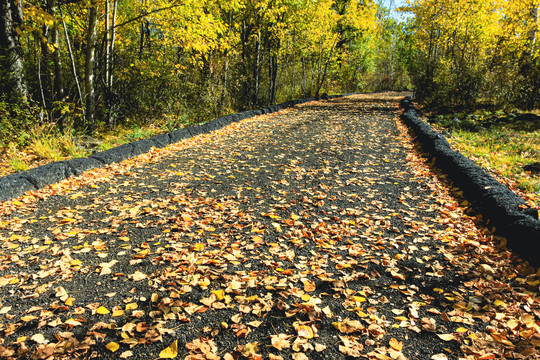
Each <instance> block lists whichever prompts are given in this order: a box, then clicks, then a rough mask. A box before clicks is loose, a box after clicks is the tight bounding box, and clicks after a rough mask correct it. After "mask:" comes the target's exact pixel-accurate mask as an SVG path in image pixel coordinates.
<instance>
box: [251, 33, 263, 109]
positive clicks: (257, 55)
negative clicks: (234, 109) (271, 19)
mask: <svg viewBox="0 0 540 360" xmlns="http://www.w3.org/2000/svg"><path fill="white" fill-rule="evenodd" d="M260 75H261V31H260V30H259V31H258V32H257V48H256V50H255V63H254V64H253V78H254V79H255V88H254V89H253V99H252V101H251V102H252V106H257V105H259V86H260Z"/></svg>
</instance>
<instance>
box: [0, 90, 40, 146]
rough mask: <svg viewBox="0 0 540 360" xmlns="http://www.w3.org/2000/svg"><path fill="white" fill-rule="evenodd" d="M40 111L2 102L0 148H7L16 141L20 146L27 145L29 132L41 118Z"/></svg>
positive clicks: (0, 102)
mask: <svg viewBox="0 0 540 360" xmlns="http://www.w3.org/2000/svg"><path fill="white" fill-rule="evenodd" d="M38 111H39V109H37V108H35V107H31V106H30V105H28V104H17V103H9V102H6V101H3V100H0V148H6V147H7V146H8V145H9V144H10V143H11V142H13V141H14V140H15V141H16V142H17V143H18V144H19V145H20V146H25V145H27V144H28V140H29V135H28V132H29V130H30V129H31V128H32V126H33V125H34V124H35V121H36V119H38V118H39V113H38Z"/></svg>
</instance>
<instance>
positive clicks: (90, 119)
mask: <svg viewBox="0 0 540 360" xmlns="http://www.w3.org/2000/svg"><path fill="white" fill-rule="evenodd" d="M97 13H98V5H97V2H93V3H92V4H91V6H90V8H89V14H88V32H87V33H86V59H85V74H84V85H85V103H86V116H85V117H86V119H85V120H86V124H85V126H86V130H87V132H88V133H89V134H92V133H93V132H94V130H95V127H96V118H95V74H94V66H95V63H96V35H97Z"/></svg>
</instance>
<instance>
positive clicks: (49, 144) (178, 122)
mask: <svg viewBox="0 0 540 360" xmlns="http://www.w3.org/2000/svg"><path fill="white" fill-rule="evenodd" d="M190 124H191V123H189V122H188V120H187V118H186V117H172V116H171V117H165V118H163V119H161V120H160V121H156V122H154V123H151V124H137V123H131V124H130V123H128V124H127V125H124V126H119V127H117V128H116V129H114V130H110V129H108V128H106V127H104V128H103V129H101V130H100V131H98V132H97V134H96V135H95V141H93V142H92V143H93V145H88V144H87V145H83V143H84V142H83V141H81V140H80V139H81V138H80V136H78V135H77V134H75V132H74V131H73V130H70V129H67V130H66V131H64V133H60V132H59V131H58V129H57V128H56V127H55V126H54V125H42V126H36V127H34V128H33V129H32V130H31V131H28V132H20V133H19V134H18V137H19V138H18V139H17V141H16V142H14V141H11V142H10V143H9V144H8V145H5V147H4V148H3V149H0V150H1V151H0V152H1V153H3V156H2V157H1V158H0V176H5V175H8V174H12V173H15V172H17V171H26V170H28V169H31V168H33V167H36V166H40V165H44V164H46V163H49V162H53V161H60V160H66V159H72V158H79V157H84V156H88V155H90V154H91V153H92V152H93V151H104V150H108V149H110V148H113V147H115V146H118V145H121V144H125V143H129V142H132V141H137V140H141V139H146V138H149V137H152V136H154V135H157V134H161V133H164V132H169V131H172V130H174V129H177V128H180V127H183V126H185V125H190Z"/></svg>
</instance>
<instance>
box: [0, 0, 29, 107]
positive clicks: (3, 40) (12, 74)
mask: <svg viewBox="0 0 540 360" xmlns="http://www.w3.org/2000/svg"><path fill="white" fill-rule="evenodd" d="M22 19H23V16H22V1H16V0H0V65H1V66H0V69H1V70H0V71H1V72H2V73H5V75H4V74H2V75H3V76H2V77H3V78H5V79H0V80H1V81H2V83H3V85H2V86H1V87H0V89H1V91H2V92H5V93H6V94H7V95H8V98H10V99H11V100H12V101H23V102H26V101H27V99H28V88H27V85H26V81H25V76H24V62H23V50H22V47H21V43H20V41H19V35H18V33H17V30H18V29H20V26H21V25H22Z"/></svg>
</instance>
